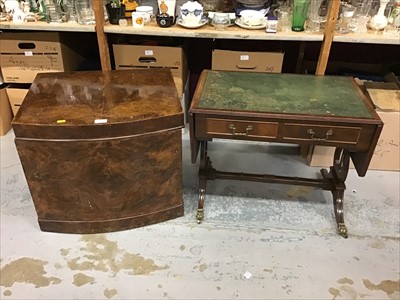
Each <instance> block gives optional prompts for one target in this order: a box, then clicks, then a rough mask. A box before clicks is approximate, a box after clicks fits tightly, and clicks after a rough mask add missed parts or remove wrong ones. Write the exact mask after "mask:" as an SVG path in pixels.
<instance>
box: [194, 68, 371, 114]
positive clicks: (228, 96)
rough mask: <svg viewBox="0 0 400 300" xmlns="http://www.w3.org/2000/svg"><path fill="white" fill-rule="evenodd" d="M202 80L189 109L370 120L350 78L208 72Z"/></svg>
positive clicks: (360, 95) (362, 98) (365, 106)
mask: <svg viewBox="0 0 400 300" xmlns="http://www.w3.org/2000/svg"><path fill="white" fill-rule="evenodd" d="M202 77H203V78H202V79H203V81H202V86H201V87H200V88H201V93H200V95H198V97H197V99H195V101H194V104H193V106H192V108H199V109H215V110H227V111H248V112H261V113H264V112H265V113H280V114H300V115H301V114H304V115H317V116H326V117H352V118H373V115H372V113H371V112H370V110H369V109H368V106H367V105H366V102H365V101H364V99H365V97H364V96H363V95H362V92H361V90H360V89H359V88H358V87H357V85H356V84H355V83H354V81H353V79H352V78H351V77H340V76H314V75H297V74H266V73H252V72H230V71H229V72H228V71H209V70H207V71H205V72H204V73H203V74H202ZM198 88H199V87H198Z"/></svg>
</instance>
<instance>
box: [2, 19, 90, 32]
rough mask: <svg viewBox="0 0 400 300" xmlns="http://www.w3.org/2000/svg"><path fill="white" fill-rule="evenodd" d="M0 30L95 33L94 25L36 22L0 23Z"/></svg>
mask: <svg viewBox="0 0 400 300" xmlns="http://www.w3.org/2000/svg"><path fill="white" fill-rule="evenodd" d="M0 29H13V30H38V31H39V30H40V31H42V30H43V31H70V32H95V26H94V25H80V24H77V23H72V22H71V23H47V22H43V21H38V22H23V23H15V22H0Z"/></svg>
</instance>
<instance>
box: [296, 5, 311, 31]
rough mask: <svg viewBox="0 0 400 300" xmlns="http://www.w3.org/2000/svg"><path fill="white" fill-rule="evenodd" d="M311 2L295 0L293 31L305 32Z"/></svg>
mask: <svg viewBox="0 0 400 300" xmlns="http://www.w3.org/2000/svg"><path fill="white" fill-rule="evenodd" d="M309 5H310V0H293V17H292V30H293V31H304V22H305V21H306V19H307V12H308V6H309Z"/></svg>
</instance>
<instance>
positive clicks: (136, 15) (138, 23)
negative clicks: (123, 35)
mask: <svg viewBox="0 0 400 300" xmlns="http://www.w3.org/2000/svg"><path fill="white" fill-rule="evenodd" d="M132 26H133V28H143V26H144V13H142V12H138V11H134V12H132Z"/></svg>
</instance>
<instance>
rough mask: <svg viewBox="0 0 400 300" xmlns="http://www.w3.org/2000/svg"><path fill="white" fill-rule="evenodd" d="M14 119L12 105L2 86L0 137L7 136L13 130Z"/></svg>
mask: <svg viewBox="0 0 400 300" xmlns="http://www.w3.org/2000/svg"><path fill="white" fill-rule="evenodd" d="M12 118H13V115H12V111H11V107H10V103H9V102H8V97H7V93H6V89H5V85H3V86H0V135H5V134H6V133H7V132H8V131H9V130H10V129H11V121H12Z"/></svg>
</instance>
